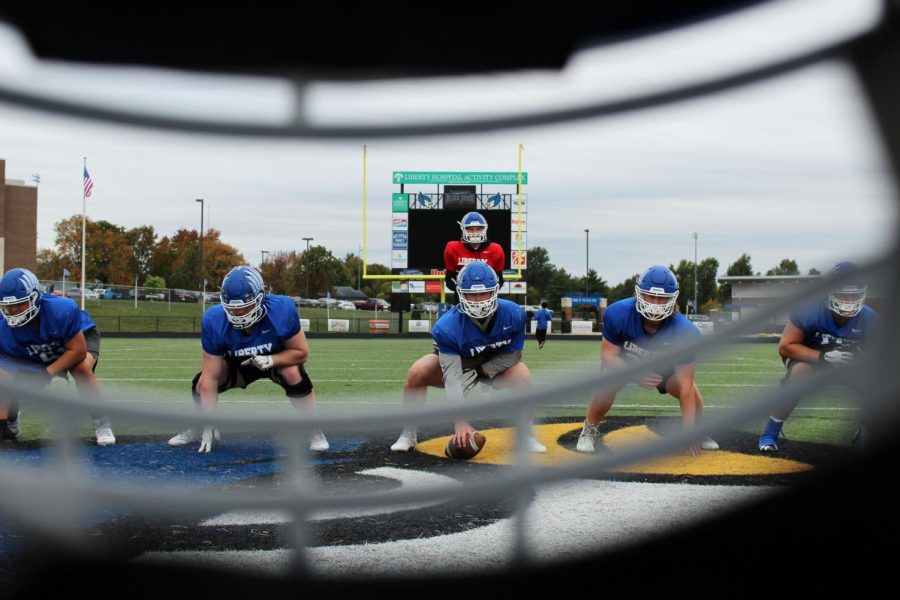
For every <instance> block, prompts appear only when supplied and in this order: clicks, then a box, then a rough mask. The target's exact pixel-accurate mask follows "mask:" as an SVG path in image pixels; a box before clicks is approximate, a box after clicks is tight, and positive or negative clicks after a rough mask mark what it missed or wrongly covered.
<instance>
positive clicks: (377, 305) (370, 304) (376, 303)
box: [353, 298, 391, 311]
mask: <svg viewBox="0 0 900 600" xmlns="http://www.w3.org/2000/svg"><path fill="white" fill-rule="evenodd" d="M353 304H355V305H356V309H357V310H377V311H389V310H391V304H390V303H389V302H387V301H385V300H382V299H381V298H366V299H365V300H357V301H356V302H354V303H353Z"/></svg>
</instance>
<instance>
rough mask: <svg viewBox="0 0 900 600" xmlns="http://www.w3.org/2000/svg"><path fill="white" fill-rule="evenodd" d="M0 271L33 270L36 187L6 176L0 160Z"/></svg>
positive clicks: (35, 236) (4, 163)
mask: <svg viewBox="0 0 900 600" xmlns="http://www.w3.org/2000/svg"><path fill="white" fill-rule="evenodd" d="M0 181H2V182H3V185H2V186H0V273H5V272H6V271H8V270H9V269H12V268H14V267H24V268H26V269H30V270H31V271H35V270H37V187H35V186H31V185H25V182H24V181H18V180H14V179H7V178H6V161H5V160H3V159H0Z"/></svg>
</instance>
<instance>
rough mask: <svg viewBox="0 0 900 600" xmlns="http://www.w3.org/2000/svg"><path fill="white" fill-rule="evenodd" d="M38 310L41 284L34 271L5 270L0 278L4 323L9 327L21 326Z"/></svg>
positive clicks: (1, 307) (0, 296)
mask: <svg viewBox="0 0 900 600" xmlns="http://www.w3.org/2000/svg"><path fill="white" fill-rule="evenodd" d="M26 306H27V307H26ZM23 309H24V310H23ZM40 310H41V286H40V284H39V283H38V280H37V277H35V276H34V273H32V272H31V271H29V270H28V269H11V270H9V271H7V272H6V274H5V275H4V276H3V279H0V311H2V312H3V318H4V319H6V323H7V324H8V325H9V326H10V327H21V326H22V325H25V324H26V323H28V322H29V321H31V320H32V319H33V318H35V317H36V316H37V314H38V313H39V312H40Z"/></svg>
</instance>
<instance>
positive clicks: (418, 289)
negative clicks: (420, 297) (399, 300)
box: [409, 279, 425, 294]
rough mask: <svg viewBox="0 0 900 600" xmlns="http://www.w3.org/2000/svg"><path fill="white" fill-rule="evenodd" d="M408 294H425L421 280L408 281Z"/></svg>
mask: <svg viewBox="0 0 900 600" xmlns="http://www.w3.org/2000/svg"><path fill="white" fill-rule="evenodd" d="M409 293H410V294H424V293H425V282H424V281H422V280H421V279H420V280H418V281H410V282H409Z"/></svg>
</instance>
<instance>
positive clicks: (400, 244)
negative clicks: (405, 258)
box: [391, 231, 409, 250]
mask: <svg viewBox="0 0 900 600" xmlns="http://www.w3.org/2000/svg"><path fill="white" fill-rule="evenodd" d="M391 250H409V232H408V231H393V232H391Z"/></svg>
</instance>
